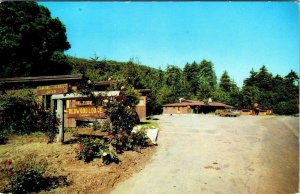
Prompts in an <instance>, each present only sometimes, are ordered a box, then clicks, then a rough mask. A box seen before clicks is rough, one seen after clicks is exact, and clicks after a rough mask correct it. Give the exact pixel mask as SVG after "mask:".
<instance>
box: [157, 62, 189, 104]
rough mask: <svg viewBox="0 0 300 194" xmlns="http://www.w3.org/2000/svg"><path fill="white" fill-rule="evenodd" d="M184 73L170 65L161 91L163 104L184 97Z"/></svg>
mask: <svg viewBox="0 0 300 194" xmlns="http://www.w3.org/2000/svg"><path fill="white" fill-rule="evenodd" d="M184 89H185V85H184V80H183V72H182V70H181V69H180V68H178V67H176V66H173V65H169V66H168V68H167V70H166V72H165V76H164V86H163V88H162V90H161V92H162V97H163V99H164V101H163V103H170V102H175V101H177V100H178V99H179V98H180V97H183V96H184Z"/></svg>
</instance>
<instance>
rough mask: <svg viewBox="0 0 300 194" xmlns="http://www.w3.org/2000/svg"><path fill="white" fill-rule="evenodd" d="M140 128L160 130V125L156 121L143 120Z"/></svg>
mask: <svg viewBox="0 0 300 194" xmlns="http://www.w3.org/2000/svg"><path fill="white" fill-rule="evenodd" d="M138 126H142V127H144V128H150V127H152V126H153V127H155V128H159V126H158V123H157V121H156V120H146V119H141V121H140V123H139V124H138Z"/></svg>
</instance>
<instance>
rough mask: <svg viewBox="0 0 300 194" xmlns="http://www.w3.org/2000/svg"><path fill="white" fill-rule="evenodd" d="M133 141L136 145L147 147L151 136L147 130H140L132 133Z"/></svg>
mask: <svg viewBox="0 0 300 194" xmlns="http://www.w3.org/2000/svg"><path fill="white" fill-rule="evenodd" d="M131 139H132V143H133V145H134V146H141V147H146V146H148V145H149V138H148V136H147V134H146V131H145V130H139V131H137V132H136V133H132V135H131Z"/></svg>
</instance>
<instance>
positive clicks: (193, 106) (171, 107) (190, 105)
mask: <svg viewBox="0 0 300 194" xmlns="http://www.w3.org/2000/svg"><path fill="white" fill-rule="evenodd" d="M225 108H233V107H232V106H229V105H227V104H224V103H221V102H209V103H207V102H203V101H192V100H185V99H184V100H182V101H181V102H179V103H172V104H165V105H163V114H170V115H173V114H191V113H196V114H197V113H205V114H206V113H209V112H215V111H216V110H219V109H225Z"/></svg>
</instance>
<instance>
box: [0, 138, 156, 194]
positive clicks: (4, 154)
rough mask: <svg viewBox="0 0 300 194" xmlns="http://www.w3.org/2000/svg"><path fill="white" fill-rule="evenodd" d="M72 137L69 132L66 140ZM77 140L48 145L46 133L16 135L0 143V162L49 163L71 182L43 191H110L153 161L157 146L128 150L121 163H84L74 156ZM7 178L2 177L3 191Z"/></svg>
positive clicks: (0, 188) (50, 172)
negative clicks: (43, 134)
mask: <svg viewBox="0 0 300 194" xmlns="http://www.w3.org/2000/svg"><path fill="white" fill-rule="evenodd" d="M68 138H71V135H70V134H67V136H66V139H68ZM77 146H78V144H77V143H70V144H63V145H61V144H59V143H54V144H47V138H46V137H45V136H42V135H40V136H13V137H10V138H9V141H8V143H7V144H5V145H0V161H5V160H7V159H12V160H13V163H18V162H21V161H24V160H34V161H35V163H37V164H38V163H42V162H43V163H44V162H45V161H46V162H47V163H48V165H47V166H48V167H47V175H49V176H62V177H66V179H67V182H68V185H67V186H61V187H58V188H56V189H52V190H50V191H43V192H42V193H109V192H110V191H111V190H112V189H113V188H114V187H115V185H116V183H118V182H120V181H124V180H125V179H127V178H128V177H130V176H132V175H133V174H134V173H136V172H138V171H140V170H141V169H143V168H144V166H145V165H146V164H147V163H148V162H149V161H150V160H151V157H152V155H153V154H154V153H155V150H156V147H148V148H146V149H142V150H141V152H140V153H138V152H134V151H127V152H124V153H123V154H120V155H119V159H120V160H121V162H120V163H119V164H115V163H112V164H110V165H104V164H103V163H102V160H101V159H95V160H94V161H92V162H90V163H84V162H83V161H79V160H77V159H75V154H76V153H75V148H76V147H77ZM6 187H7V181H5V179H3V177H0V192H1V191H3V190H4V189H5V188H6Z"/></svg>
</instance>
